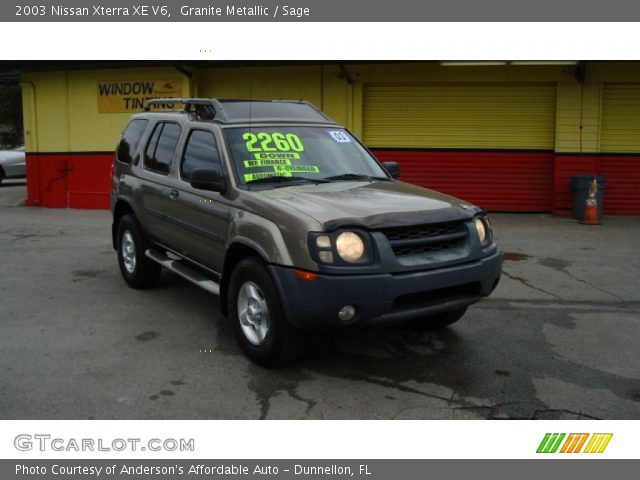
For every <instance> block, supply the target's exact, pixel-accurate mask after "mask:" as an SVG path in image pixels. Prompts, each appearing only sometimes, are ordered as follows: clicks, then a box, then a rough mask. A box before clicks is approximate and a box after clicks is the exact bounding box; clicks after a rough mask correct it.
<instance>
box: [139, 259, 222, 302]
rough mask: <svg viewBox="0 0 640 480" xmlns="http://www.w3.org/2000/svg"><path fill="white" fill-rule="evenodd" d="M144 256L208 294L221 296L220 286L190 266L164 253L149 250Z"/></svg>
mask: <svg viewBox="0 0 640 480" xmlns="http://www.w3.org/2000/svg"><path fill="white" fill-rule="evenodd" d="M144 254H145V255H146V256H147V257H149V258H150V259H151V260H153V261H154V262H156V263H159V264H160V265H162V266H163V267H164V268H166V269H167V270H171V271H172V272H173V273H176V274H178V275H180V276H181V277H183V278H186V279H187V280H189V281H190V282H191V283H195V284H196V285H197V286H199V287H200V288H203V289H205V290H206V291H207V292H210V293H213V294H214V295H220V285H219V284H218V283H216V282H214V281H213V280H209V279H208V278H207V277H205V276H204V275H202V274H201V273H200V272H198V271H197V270H195V269H193V268H191V267H190V266H189V265H186V264H184V263H182V262H180V261H178V260H171V259H170V258H169V257H167V256H166V255H163V254H162V253H160V252H158V251H156V250H152V249H149V250H147V251H146V252H144Z"/></svg>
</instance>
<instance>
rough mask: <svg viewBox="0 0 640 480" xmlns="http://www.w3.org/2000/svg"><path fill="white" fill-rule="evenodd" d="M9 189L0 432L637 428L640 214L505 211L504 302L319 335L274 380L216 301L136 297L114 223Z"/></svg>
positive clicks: (501, 222) (500, 237)
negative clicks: (124, 272) (239, 425)
mask: <svg viewBox="0 0 640 480" xmlns="http://www.w3.org/2000/svg"><path fill="white" fill-rule="evenodd" d="M24 190H25V187H24V184H23V183H19V182H18V183H17V184H15V185H4V184H3V185H2V186H0V249H1V252H2V253H1V259H2V260H1V262H0V418H1V419H240V418H248V419H258V418H267V419H304V418H313V419H320V418H325V419H391V418H396V419H483V418H513V419H558V418H560V419H581V418H605V419H640V358H639V357H640V355H639V353H638V345H639V344H640V288H638V284H639V283H640V255H639V254H638V245H639V244H638V238H640V217H605V219H604V222H603V225H601V226H583V225H579V224H578V223H577V222H575V221H574V220H571V219H569V218H558V217H553V216H551V215H541V214H493V215H492V216H491V218H492V221H493V226H494V230H495V236H496V238H497V241H498V243H499V245H500V247H501V249H502V250H503V251H504V252H505V261H504V275H503V277H502V280H501V282H500V284H499V286H498V288H497V290H496V291H495V292H494V294H493V295H492V296H491V297H490V298H488V299H485V300H483V301H482V302H480V303H479V304H477V305H476V306H474V307H472V308H470V309H469V311H468V313H467V315H466V316H465V317H464V318H463V319H462V320H461V321H460V322H458V323H456V324H455V325H454V326H452V327H451V328H448V329H446V330H444V331H441V332H437V333H433V332H432V333H421V332H416V331H411V330H408V329H402V328H385V329H352V330H347V331H340V332H334V333H331V334H318V335H315V336H314V338H313V339H312V342H311V345H310V347H309V348H308V350H307V352H306V354H305V356H304V357H303V358H301V359H300V360H299V361H298V362H296V363H295V364H293V365H291V366H288V367H285V368H281V369H277V370H265V369H263V368H260V367H258V366H256V365H254V364H252V363H251V362H250V361H249V360H247V359H246V358H245V357H244V356H243V355H242V353H241V352H240V349H239V348H238V347H237V345H236V343H235V340H234V338H233V333H232V329H231V326H230V324H229V321H228V319H226V318H224V317H223V316H222V315H221V314H220V313H219V310H218V298H217V297H215V296H213V295H211V294H208V293H207V292H205V291H203V290H200V289H198V288H197V287H195V286H193V285H191V284H189V283H188V282H186V281H184V280H183V279H181V278H179V277H177V276H175V275H173V274H169V273H165V274H163V278H162V280H161V282H160V285H159V286H158V287H157V288H155V289H152V290H147V291H136V290H132V289H130V288H128V287H127V286H126V285H125V283H124V282H123V280H122V279H121V277H120V273H119V270H118V266H117V263H116V255H115V252H114V251H113V249H112V248H111V239H110V221H111V219H110V214H109V212H107V211H89V210H72V209H67V210H59V209H43V208H33V207H22V206H16V205H20V204H21V201H22V199H23V197H24Z"/></svg>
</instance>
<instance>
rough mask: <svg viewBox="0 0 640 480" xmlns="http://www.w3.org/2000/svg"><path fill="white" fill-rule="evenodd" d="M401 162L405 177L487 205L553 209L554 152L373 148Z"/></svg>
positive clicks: (501, 208)
mask: <svg viewBox="0 0 640 480" xmlns="http://www.w3.org/2000/svg"><path fill="white" fill-rule="evenodd" d="M373 153H374V154H375V155H376V157H377V158H378V159H379V160H380V161H396V162H398V163H399V164H400V179H401V180H403V181H406V182H409V183H414V184H416V185H420V186H423V187H426V188H431V189H433V190H438V191H440V192H444V193H447V194H449V195H453V196H455V197H459V198H462V199H464V200H467V201H469V202H471V203H473V204H475V205H478V206H480V207H482V208H485V209H487V210H493V211H505V212H548V211H551V207H552V178H553V156H554V155H553V153H552V152H509V151H506V152H497V151H492V152H473V151H451V152H448V151H406V150H405V151H403V150H383V151H381V150H374V151H373Z"/></svg>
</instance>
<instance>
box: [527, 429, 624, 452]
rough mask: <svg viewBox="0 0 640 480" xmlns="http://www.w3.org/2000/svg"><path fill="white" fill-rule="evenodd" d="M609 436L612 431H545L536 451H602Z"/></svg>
mask: <svg viewBox="0 0 640 480" xmlns="http://www.w3.org/2000/svg"><path fill="white" fill-rule="evenodd" d="M611 437H613V433H570V434H568V435H567V434H566V433H545V435H544V437H543V439H542V441H541V442H540V445H538V449H537V450H536V453H581V452H582V453H603V452H604V451H605V449H606V448H607V445H609V442H610V441H611ZM563 440H564V443H563ZM585 444H586V446H585ZM583 447H584V450H583Z"/></svg>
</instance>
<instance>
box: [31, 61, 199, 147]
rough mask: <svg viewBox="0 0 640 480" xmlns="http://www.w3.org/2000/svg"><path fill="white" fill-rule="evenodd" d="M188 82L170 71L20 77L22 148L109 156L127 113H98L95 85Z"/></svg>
mask: <svg viewBox="0 0 640 480" xmlns="http://www.w3.org/2000/svg"><path fill="white" fill-rule="evenodd" d="M175 78H182V79H183V82H182V85H183V95H184V96H189V95H190V94H191V93H190V92H191V88H190V81H189V78H188V77H186V76H185V75H184V74H182V73H180V72H178V71H177V70H175V69H173V68H133V69H131V68H126V69H109V70H106V69H101V70H69V71H62V72H30V73H25V74H23V76H22V94H23V112H24V117H25V147H26V149H27V151H39V152H69V151H71V152H100V151H112V150H114V149H115V145H116V143H117V141H118V138H119V136H120V133H121V131H122V129H123V128H124V126H125V125H126V123H127V120H128V119H129V117H130V116H131V114H130V113H99V112H98V82H100V81H107V80H160V79H175Z"/></svg>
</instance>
